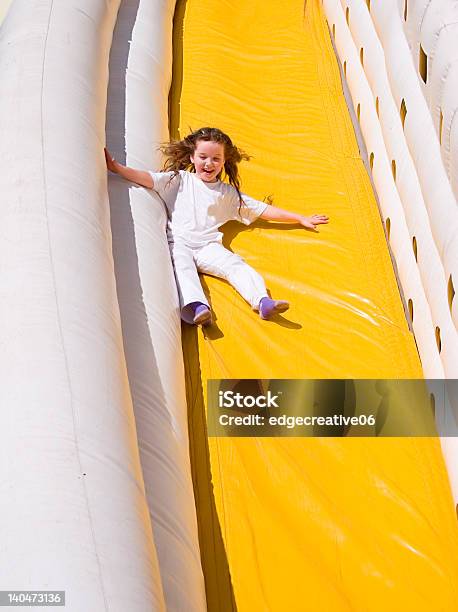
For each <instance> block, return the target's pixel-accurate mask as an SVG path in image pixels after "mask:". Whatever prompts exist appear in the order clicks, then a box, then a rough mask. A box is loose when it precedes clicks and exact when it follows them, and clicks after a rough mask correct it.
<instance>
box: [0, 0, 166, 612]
mask: <svg viewBox="0 0 458 612" xmlns="http://www.w3.org/2000/svg"><path fill="white" fill-rule="evenodd" d="M118 5H119V2H118V1H117V0H112V1H111V2H107V1H106V0H78V2H77V3H75V2H54V1H53V0H15V2H14V3H13V5H12V6H11V8H10V10H9V12H8V15H7V17H6V20H5V22H4V23H3V25H2V29H1V35H0V83H1V95H0V124H1V125H0V133H1V134H2V138H1V141H0V164H1V168H2V173H1V183H0V193H1V194H2V206H1V207H0V232H1V238H0V251H1V253H0V261H1V277H0V278H1V281H0V282H1V300H0V322H1V323H0V326H1V327H0V334H1V336H0V343H1V345H2V357H1V367H0V371H1V381H0V405H1V410H0V436H1V440H0V449H1V460H0V487H1V493H2V494H1V496H0V516H1V521H0V542H1V545H2V555H1V560H0V581H1V585H0V589H18V590H23V589H31V590H35V589H39V590H43V589H44V590H46V589H57V590H65V591H66V609H67V610H71V611H72V612H81V611H82V610H84V611H85V612H90V611H92V612H100V611H101V610H110V611H119V612H124V611H125V610H129V611H138V612H144V611H145V610H164V609H165V604H164V599H163V595H162V587H161V581H160V575H159V570H158V564H157V559H156V553H155V550H154V545H153V538H152V531H151V523H150V516H149V512H148V507H147V503H146V498H145V491H144V484H143V478H142V472H141V467H140V461H139V453H138V446H137V439H136V430H135V421H134V416H133V410H132V402H131V397H130V392H129V385H128V379H127V371H126V363H125V359H124V351H123V344H122V336H121V323H120V314H119V308H118V302H117V297H116V287H115V276H114V268H113V257H112V245H111V233H110V219H109V208H108V197H107V182H106V168H105V165H104V163H103V154H102V147H103V144H104V141H105V131H104V126H105V107H106V96H107V83H108V72H107V67H108V52H109V49H110V45H111V39H112V33H113V28H114V24H115V18H116V13H117V10H118Z"/></svg>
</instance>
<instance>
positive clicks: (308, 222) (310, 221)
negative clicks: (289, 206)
mask: <svg viewBox="0 0 458 612" xmlns="http://www.w3.org/2000/svg"><path fill="white" fill-rule="evenodd" d="M299 223H300V224H301V225H303V226H304V227H306V228H308V229H311V230H314V231H315V232H318V230H317V229H316V226H317V225H322V224H323V223H329V217H327V216H326V215H312V216H311V217H301V219H300V221H299Z"/></svg>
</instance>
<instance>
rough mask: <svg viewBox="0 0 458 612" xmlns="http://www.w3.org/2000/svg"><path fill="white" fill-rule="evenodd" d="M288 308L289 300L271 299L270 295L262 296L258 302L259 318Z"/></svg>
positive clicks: (268, 316) (265, 317)
mask: <svg viewBox="0 0 458 612" xmlns="http://www.w3.org/2000/svg"><path fill="white" fill-rule="evenodd" d="M288 308H289V302H287V301H285V300H272V298H270V297H263V298H262V299H261V300H260V302H259V314H260V316H261V319H269V318H270V317H271V316H273V315H275V314H278V313H279V312H285V311H286V310H288Z"/></svg>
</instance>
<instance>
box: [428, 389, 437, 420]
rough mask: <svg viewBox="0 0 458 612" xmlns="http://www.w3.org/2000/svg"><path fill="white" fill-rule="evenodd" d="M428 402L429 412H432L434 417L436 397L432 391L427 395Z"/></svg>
mask: <svg viewBox="0 0 458 612" xmlns="http://www.w3.org/2000/svg"><path fill="white" fill-rule="evenodd" d="M429 403H430V404H431V412H432V413H433V418H434V419H435V418H436V398H435V397H434V393H430V395H429Z"/></svg>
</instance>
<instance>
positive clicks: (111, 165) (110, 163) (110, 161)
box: [103, 147, 118, 174]
mask: <svg viewBox="0 0 458 612" xmlns="http://www.w3.org/2000/svg"><path fill="white" fill-rule="evenodd" d="M103 150H104V151H105V161H106V162H107V168H108V170H110V172H114V173H115V174H116V173H117V172H118V171H117V168H116V164H117V163H118V162H117V161H116V160H115V158H114V157H113V156H112V154H111V153H110V151H109V150H108V149H107V148H106V147H105V148H104V149H103Z"/></svg>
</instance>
